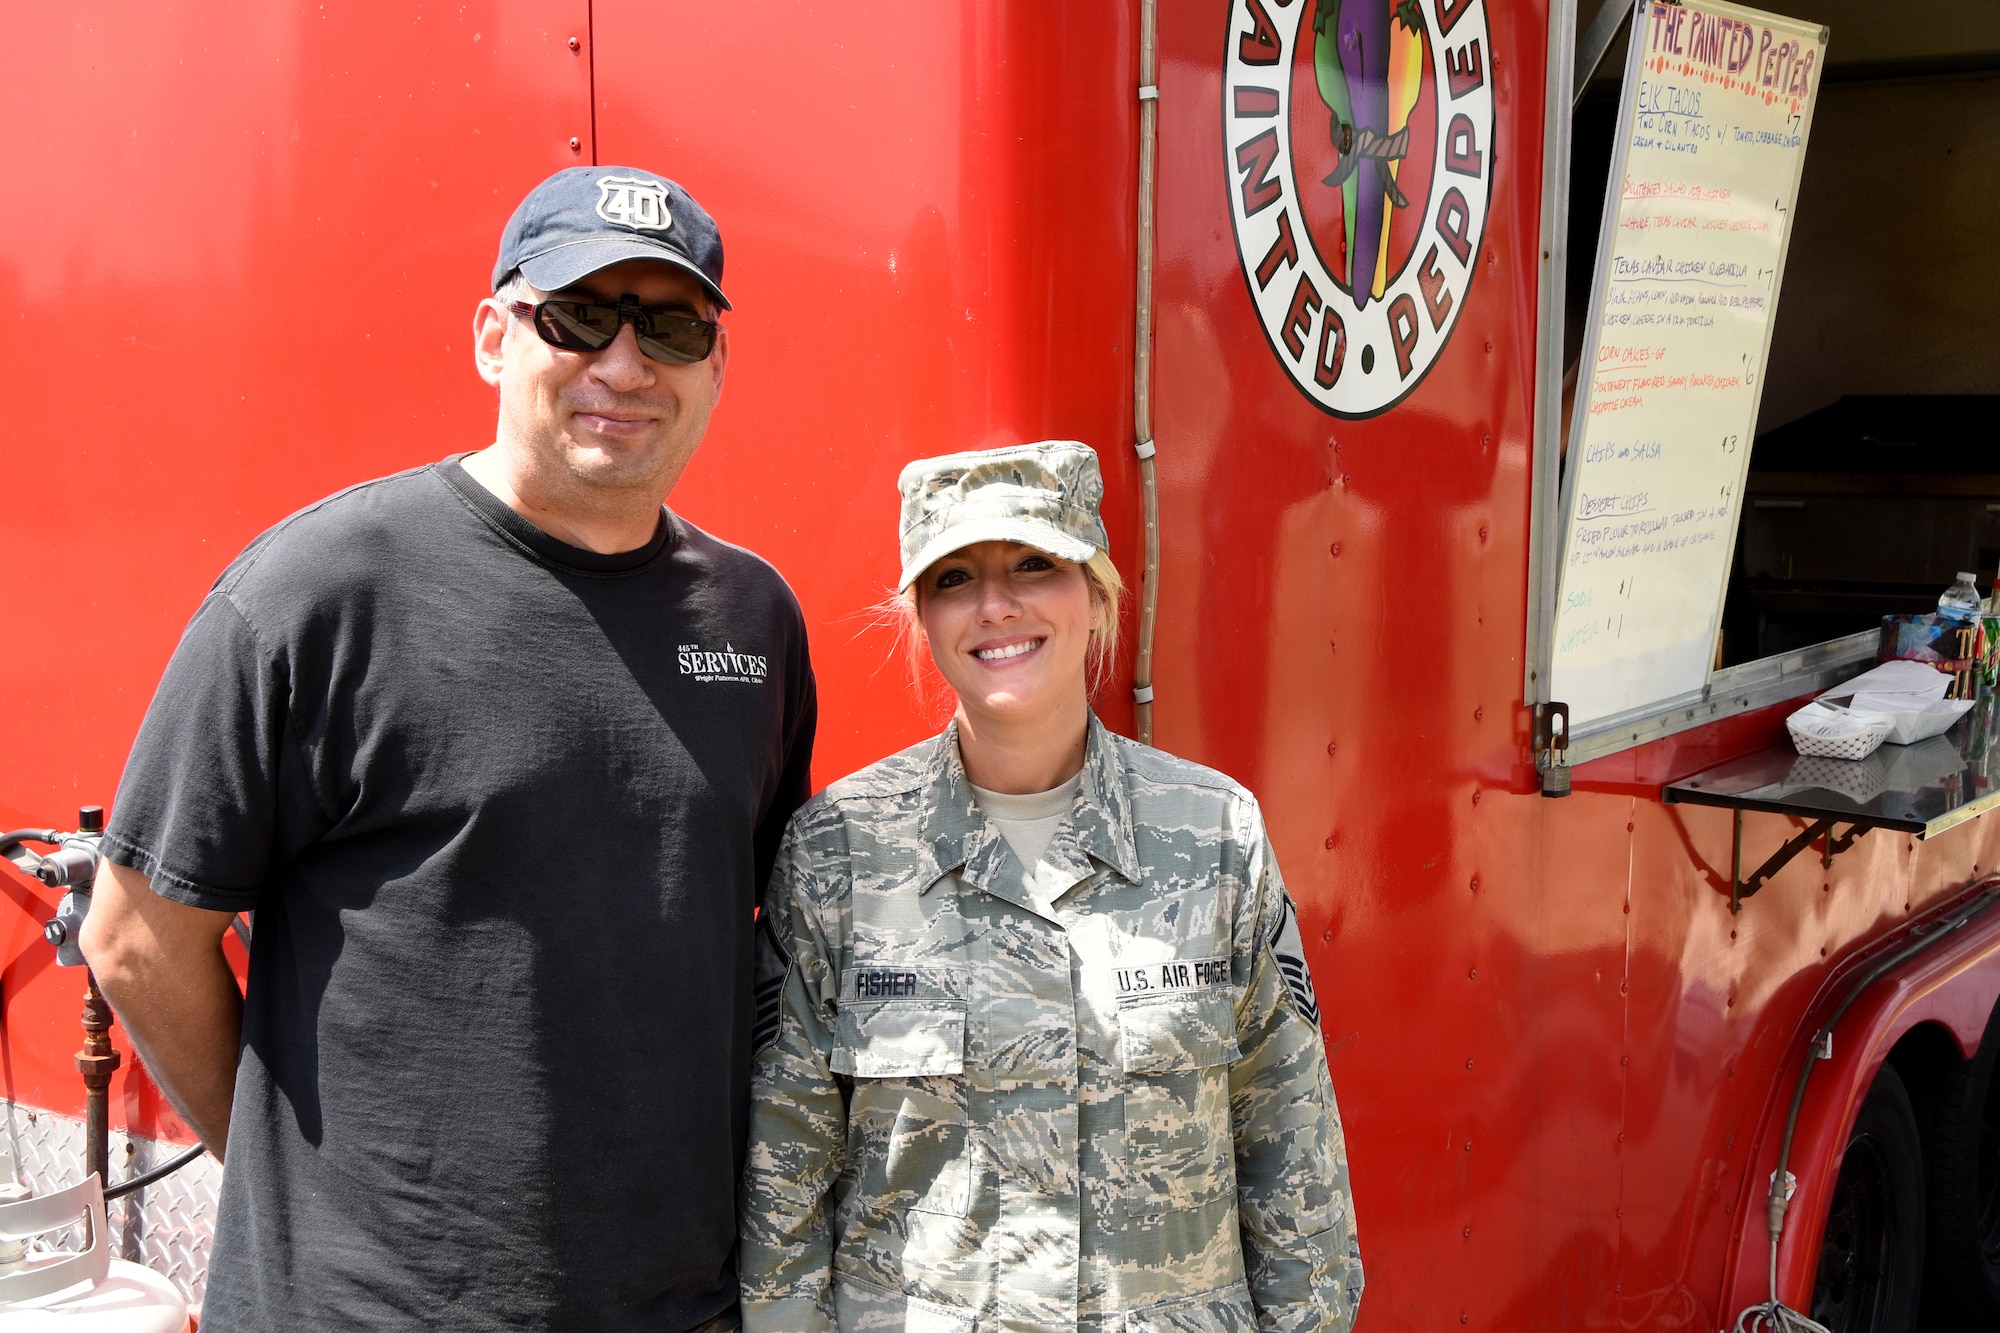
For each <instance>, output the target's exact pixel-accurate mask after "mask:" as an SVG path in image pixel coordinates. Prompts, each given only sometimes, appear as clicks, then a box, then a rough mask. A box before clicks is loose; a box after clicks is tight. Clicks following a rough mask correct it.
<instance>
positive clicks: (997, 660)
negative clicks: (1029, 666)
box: [972, 634, 1049, 666]
mask: <svg viewBox="0 0 2000 1333" xmlns="http://www.w3.org/2000/svg"><path fill="white" fill-rule="evenodd" d="M1048 641H1049V639H1048V636H1047V635H1046V634H1044V635H1038V636H1034V637H1030V638H1025V639H1016V640H1014V641H1012V642H1010V643H1007V644H1005V645H1001V646H993V647H979V648H974V649H973V650H972V655H973V656H974V657H976V658H978V659H979V660H980V661H981V662H984V663H986V664H987V665H989V666H998V665H1001V664H1003V663H1012V662H1016V661H1019V660H1020V659H1021V658H1023V657H1026V656H1028V654H1030V653H1032V652H1034V651H1035V650H1036V649H1038V648H1040V647H1041V646H1042V645H1043V644H1045V643H1047V642H1048Z"/></svg>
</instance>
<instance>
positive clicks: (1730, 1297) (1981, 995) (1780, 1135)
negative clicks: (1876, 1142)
mask: <svg viewBox="0 0 2000 1333" xmlns="http://www.w3.org/2000/svg"><path fill="white" fill-rule="evenodd" d="M1989 909H2000V875H1993V876H1988V877H1986V878H1984V879H1982V880H1980V881H1978V882H1977V883H1975V884H1972V885H1970V886H1968V887H1967V888H1966V890H1965V891H1964V892H1962V893H1959V894H1955V895H1953V896H1952V897H1950V898H1949V899H1946V900H1944V901H1943V902H1942V903H1940V904H1939V905H1938V906H1937V907H1936V908H1935V909H1933V910H1932V911H1930V912H1927V913H1925V914H1924V916H1923V917H1921V918H1919V919H1918V920H1916V921H1914V922H1912V923H1911V924H1910V925H1909V926H1908V927H1906V928H1904V929H1902V930H1898V931H1895V932H1893V933H1889V934H1885V935H1883V936H1882V937H1880V938H1879V939H1877V940H1875V941H1873V942H1872V943H1871V944H1870V945H1869V947H1868V948H1866V949H1862V950H1858V951H1856V953H1855V954H1854V955H1853V956H1852V957H1851V958H1850V959H1848V960H1847V961H1846V963H1844V964H1843V966H1841V967H1840V968H1838V969H1837V970H1835V971H1834V972H1832V973H1830V974H1829V975H1828V977H1827V979H1826V982H1825V984H1824V985H1822V987H1821V988H1820V992H1819V994H1818V995H1817V996H1815V997H1814V1000H1813V1003H1812V1004H1811V1005H1810V1006H1809V1007H1808V1008H1807V1009H1806V1011H1805V1013H1806V1021H1805V1022H1804V1023H1802V1024H1801V1025H1800V1027H1799V1029H1798V1030H1797V1031H1795V1032H1794V1033H1793V1034H1791V1038H1790V1042H1789V1046H1790V1054H1789V1056H1788V1058H1787V1060H1786V1062H1785V1064H1784V1065H1783V1067H1782V1068H1781V1070H1780V1073H1779V1077H1778V1078H1777V1080H1776V1081H1775V1082H1774V1083H1773V1085H1772V1087H1771V1090H1770V1095H1769V1098H1768V1100H1767V1102H1766V1106H1765V1110H1764V1113H1763V1116H1762V1119H1761V1121H1760V1123H1759V1129H1758V1136H1759V1137H1758V1143H1757V1145H1756V1150H1755V1152H1754V1153H1753V1154H1752V1157H1751V1160H1752V1161H1753V1162H1755V1163H1756V1164H1757V1165H1756V1167H1755V1168H1754V1169H1753V1170H1752V1171H1751V1172H1750V1173H1749V1174H1748V1175H1746V1177H1745V1178H1744V1180H1743V1181H1742V1182H1741V1185H1740V1188H1739V1191H1738V1195H1737V1203H1736V1207H1735V1209H1734V1213H1735V1219H1736V1221H1735V1226H1734V1228H1733V1230H1732V1233H1731V1257H1730V1263H1729V1270H1728V1272H1727V1273H1726V1274H1725V1276H1724V1280H1723V1284H1722V1289H1723V1292H1724V1302H1723V1310H1722V1311H1721V1312H1720V1313H1721V1314H1722V1321H1721V1327H1724V1328H1728V1327H1730V1326H1731V1321H1732V1320H1733V1319H1734V1318H1735V1315H1736V1312H1737V1311H1740V1310H1743V1309H1744V1308H1745V1307H1748V1306H1752V1305H1758V1304H1761V1303H1762V1302H1764V1301H1767V1300H1769V1299H1770V1298H1771V1295H1772V1292H1771V1277H1770V1257H1771V1254H1770V1231H1769V1226H1768V1214H1767V1210H1766V1201H1767V1198H1768V1195H1769V1193H1770V1187H1771V1180H1772V1173H1773V1172H1775V1171H1776V1170H1778V1160H1779V1154H1780V1151H1781V1149H1782V1146H1783V1139H1784V1133H1785V1122H1786V1118H1787V1116H1788V1114H1789V1113H1790V1110H1791V1106H1792V1102H1793V1099H1794V1096H1795V1093H1796V1090H1797V1084H1798V1079H1799V1074H1800V1070H1801V1067H1802V1065H1803V1064H1804V1063H1805V1062H1806V1061H1807V1060H1808V1059H1809V1058H1810V1056H1811V1053H1812V1051H1813V1049H1814V1047H1815V1046H1816V1045H1817V1043H1818V1040H1819V1037H1820V1034H1821V1032H1822V1031H1823V1029H1824V1027H1825V1025H1826V1023H1827V1021H1828V1019H1829V1017H1833V1018H1834V1025H1833V1030H1832V1054H1831V1056H1830V1057H1822V1058H1819V1059H1816V1060H1812V1061H1811V1063H1812V1065H1813V1068H1812V1069H1811V1070H1810V1073H1809V1077H1808V1081H1807V1085H1806V1088H1805V1091H1804V1095H1803V1097H1802V1098H1800V1099H1799V1106H1798V1116H1797V1123H1796V1127H1795V1129H1794V1132H1793V1135H1792V1141H1791V1146H1790V1153H1789V1156H1788V1158H1787V1168H1786V1169H1788V1170H1789V1171H1790V1172H1791V1173H1792V1175H1793V1176H1794V1177H1795V1178H1796V1182H1797V1184H1796V1188H1795V1190H1794V1191H1793V1193H1792V1196H1791V1202H1790V1206H1789V1208H1788V1209H1787V1212H1786V1214H1785V1225H1784V1232H1783V1237H1782V1240H1781V1242H1780V1244H1779V1249H1778V1262H1777V1294H1778V1297H1779V1299H1781V1300H1782V1301H1783V1302H1784V1303H1785V1304H1786V1305H1788V1306H1790V1307H1791V1308H1792V1309H1794V1310H1805V1309H1807V1308H1808V1307H1809V1306H1810V1304H1811V1301H1812V1295H1813V1283H1814V1278H1815V1273H1816V1270H1817V1268H1818V1265H1819V1259H1820V1249H1821V1244H1822V1241H1823V1239H1824V1234H1825V1229H1826V1220H1827V1210H1828V1205H1829V1203H1830V1201H1831V1199H1832V1196H1833V1191H1834V1183H1835V1181H1836V1179H1837V1178H1838V1177H1839V1174H1840V1167H1841V1162H1842V1159H1843V1156H1844V1154H1845V1152H1846V1149H1847V1144H1848V1140H1849V1137H1850V1135H1851V1134H1852V1133H1853V1130H1854V1125H1855V1120H1856V1118H1857V1116H1858V1115H1859V1113H1860V1110H1861V1105H1862V1102H1863V1101H1864V1099H1865V1098H1866V1097H1867V1095H1868V1091H1869V1088H1870V1086H1871V1085H1872V1084H1873V1083H1874V1081H1875V1078H1876V1076H1877V1074H1878V1073H1879V1072H1880V1071H1881V1069H1882V1066H1883V1065H1884V1064H1885V1063H1887V1062H1888V1061H1889V1060H1890V1058H1891V1053H1892V1052H1896V1053H1897V1062H1898V1067H1899V1073H1902V1074H1903V1075H1904V1077H1905V1081H1913V1080H1912V1075H1913V1074H1914V1076H1915V1079H1914V1081H1915V1082H1916V1084H1917V1085H1918V1086H1913V1088H1912V1093H1913V1095H1916V1094H1917V1093H1918V1088H1919V1087H1920V1086H1921V1081H1922V1079H1923V1078H1924V1076H1925V1075H1926V1073H1927V1072H1928V1067H1929V1066H1932V1065H1935V1064H1937V1063H1938V1062H1940V1061H1941V1060H1948V1059H1951V1058H1954V1057H1955V1058H1958V1059H1964V1060H1970V1059H1971V1058H1972V1057H1973V1055H1974V1054H1975V1053H1976V1052H1977V1051H1978V1049H1979V1045H1980V1041H1981V1039H1982V1037H1983V1036H1984V1034H1985V1032H1986V1030H1987V1023H1988V1020H1989V1019H1990V1018H1991V1017H1992V1016H1993V1012H1994V1006H1995V1003H1996V1000H2000V910H1989ZM1961 918H1963V919H1962V920H1961ZM1955 923H1956V924H1955ZM1913 948H1914V949H1915V950H1916V952H1914V953H1913V954H1912V955H1911V956H1909V957H1908V958H1906V959H1904V960H1903V961H1902V962H1900V963H1897V964H1895V965H1894V966H1892V967H1890V968H1889V969H1888V970H1886V971H1884V972H1883V973H1882V975H1880V976H1876V977H1874V978H1873V979H1872V980H1870V979H1869V974H1870V973H1871V972H1873V971H1875V970H1876V969H1878V968H1880V967H1882V965H1883V964H1884V962H1885V961H1886V960H1889V959H1892V958H1894V957H1895V956H1896V955H1897V954H1899V953H1902V952H1904V951H1905V950H1909V949H1913ZM1857 987H1859V988H1860V990H1859V993H1858V994H1857V993H1856V991H1857ZM1843 1006H1844V1010H1843ZM1926 1034H1928V1036H1926ZM1906 1041H1907V1042H1908V1043H1909V1044H1908V1045H1907V1046H1905V1045H1904V1043H1905V1042H1906Z"/></svg>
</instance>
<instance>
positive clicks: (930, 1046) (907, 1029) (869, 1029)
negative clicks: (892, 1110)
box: [832, 1000, 965, 1078]
mask: <svg viewBox="0 0 2000 1333" xmlns="http://www.w3.org/2000/svg"><path fill="white" fill-rule="evenodd" d="M832 1065H833V1072H834V1073H836V1074H848V1075H851V1076H853V1077H855V1078H925V1077H928V1076H931V1075H935V1074H962V1073H964V1072H965V1003H964V1001H962V1000H957V1001H955V1000H889V1001H885V1002H883V1003H880V1004H849V1005H844V1006H842V1008H841V1010H840V1018H839V1021H838V1022H837V1023H836V1024H835V1028H834V1040H833V1060H832Z"/></svg>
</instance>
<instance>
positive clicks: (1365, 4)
mask: <svg viewBox="0 0 2000 1333" xmlns="http://www.w3.org/2000/svg"><path fill="white" fill-rule="evenodd" d="M1404 3H1405V4H1409V5H1411V7H1412V9H1414V4H1413V0H1404ZM1389 14H1390V11H1389V7H1388V0H1321V3H1320V7H1319V11H1318V13H1317V15H1316V16H1315V18H1314V21H1313V31H1314V34H1315V37H1314V43H1313V70H1314V74H1315V75H1316V76H1317V80H1318V83H1319V88H1320V100H1321V101H1323V102H1325V103H1326V105H1327V110H1328V112H1329V113H1330V114H1331V116H1332V121H1331V123H1330V124H1329V125H1328V127H1327V128H1328V133H1329V134H1330V135H1331V136H1332V139H1333V145H1334V147H1335V148H1336V149H1337V150H1339V154H1340V156H1339V158H1338V160H1337V161H1336V164H1335V166H1334V169H1333V172H1332V174H1330V175H1329V176H1327V177H1326V180H1325V182H1324V183H1325V184H1327V185H1335V186H1339V187H1340V191H1341V202H1342V204H1343V205H1344V207H1343V209H1342V213H1343V215H1344V216H1345V219H1346V229H1347V274H1346V278H1347V289H1348V292H1349V294H1350V295H1352V296H1353V297H1354V304H1355V305H1356V306H1357V307H1361V306H1365V305H1367V304H1368V301H1369V298H1370V296H1371V295H1373V296H1379V295H1381V286H1380V284H1379V283H1378V282H1377V281H1376V278H1375V274H1374V273H1373V272H1371V269H1375V270H1379V269H1380V268H1381V267H1382V259H1381V256H1382V250H1383V246H1384V244H1385V237H1386V236H1387V234H1388V230H1389V228H1388V210H1389V207H1390V205H1392V204H1393V205H1394V206H1395V207H1397V208H1407V207H1408V206H1409V202H1410V201H1409V200H1408V199H1407V198H1405V197H1404V195H1403V192H1402V190H1401V189H1400V188H1399V187H1398V186H1397V184H1396V178H1395V176H1394V174H1393V173H1392V171H1391V167H1392V165H1393V164H1394V163H1396V162H1398V161H1400V160H1401V159H1402V157H1403V155H1404V153H1405V152H1407V151H1408V147H1409V141H1410V131H1409V125H1408V121H1409V115H1410V112H1409V108H1408V107H1407V106H1405V107H1403V108H1402V109H1401V111H1400V114H1399V115H1398V119H1399V121H1401V122H1402V123H1401V124H1400V125H1399V126H1398V127H1397V129H1396V130H1395V131H1394V132H1393V133H1392V132H1391V131H1390V129H1389V118H1390V104H1391V95H1390V88H1389V80H1390V62H1391V50H1390V36H1389V30H1390V26H1391V25H1390V22H1389ZM1398 17H1404V18H1405V19H1406V22H1407V17H1406V16H1403V15H1400V14H1399V15H1398ZM1416 17H1417V18H1418V20H1419V24H1420V23H1421V16H1420V15H1418V16H1416ZM1405 31H1406V32H1407V31H1408V29H1407V28H1406V29H1405ZM1415 37H1416V41H1415V48H1416V52H1417V56H1416V72H1415V76H1414V77H1411V76H1410V74H1409V73H1408V70H1407V68H1406V69H1405V72H1404V73H1403V75H1401V76H1400V77H1399V78H1398V79H1397V90H1398V93H1399V94H1401V95H1408V92H1407V89H1406V87H1405V85H1408V86H1409V88H1417V89H1419V90H1420V86H1421V82H1422V77H1423V47H1422V41H1423V38H1422V32H1421V26H1419V28H1418V30H1417V32H1416V34H1415ZM1329 38H1330V39H1331V45H1332V46H1333V48H1334V54H1335V56H1336V57H1337V59H1338V62H1339V67H1340V76H1341V77H1340V78H1339V79H1338V80H1334V79H1332V78H1330V77H1329V69H1328V67H1329V64H1330V63H1331V62H1329V61H1328V60H1326V58H1325V55H1326V46H1327V44H1328V42H1329ZM1410 44H1411V43H1409V42H1408V41H1407V40H1406V41H1405V43H1404V45H1405V46H1408V45H1410ZM1402 63H1403V64H1404V65H1405V66H1406V67H1407V65H1408V63H1409V57H1408V56H1407V54H1406V55H1404V56H1403V58H1402ZM1330 85H1332V86H1331V87H1330ZM1409 100H1410V105H1414V104H1415V100H1416V99H1415V97H1414V96H1410V98H1409ZM1363 163H1368V164H1370V165H1371V166H1372V168H1373V172H1372V179H1371V180H1368V181H1362V180H1361V175H1362V173H1361V166H1362V164H1363Z"/></svg>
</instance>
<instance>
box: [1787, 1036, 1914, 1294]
mask: <svg viewBox="0 0 2000 1333" xmlns="http://www.w3.org/2000/svg"><path fill="white" fill-rule="evenodd" d="M1923 1271H1924V1157H1923V1149H1922V1147H1921V1145H1920V1141H1919V1139H1918V1136H1917V1116H1916V1112H1915V1111H1914V1110H1912V1109H1911V1106H1910V1094H1909V1093H1908V1092H1907V1091H1906V1090H1905V1089H1904V1087H1903V1080H1902V1079H1901V1078H1899V1077H1898V1076H1897V1074H1896V1071H1895V1070H1894V1069H1893V1068H1891V1067H1890V1066H1888V1065H1883V1066H1882V1072H1881V1073H1879V1074H1877V1075H1876V1076H1875V1084H1874V1086H1873V1087H1871V1088H1869V1089H1868V1097H1867V1099H1866V1100H1865V1101H1863V1102H1862V1103H1861V1114H1860V1115H1858V1116H1856V1117H1855V1118H1854V1129H1853V1131H1852V1132H1851V1133H1850V1134H1849V1135H1848V1138H1847V1152H1846V1155H1845V1156H1844V1157H1843V1158H1842V1159H1841V1163H1840V1176H1839V1178H1838V1179H1837V1180H1836V1181H1835V1182H1834V1186H1833V1199H1832V1201H1831V1202H1830V1203H1829V1204H1828V1206H1827V1217H1826V1234H1825V1237H1824V1238H1823V1239H1822V1240H1821V1242H1820V1251H1819V1272H1818V1274H1817V1275H1816V1276H1815V1277H1814V1279H1813V1299H1812V1317H1813V1318H1814V1319H1817V1320H1818V1321H1819V1322H1820V1323H1822V1324H1824V1325H1826V1327H1827V1328H1828V1329H1829V1330H1831V1333H1909V1330H1911V1329H1912V1328H1914V1327H1915V1326H1916V1322H1917V1299H1918V1296H1919V1293H1920V1292H1921V1289H1922V1285H1923Z"/></svg>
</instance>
